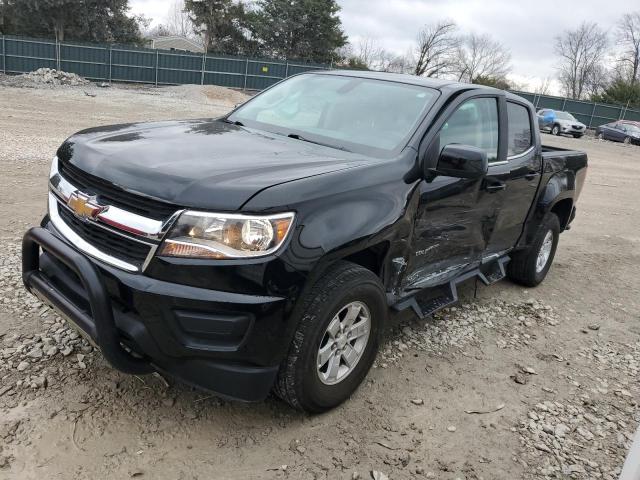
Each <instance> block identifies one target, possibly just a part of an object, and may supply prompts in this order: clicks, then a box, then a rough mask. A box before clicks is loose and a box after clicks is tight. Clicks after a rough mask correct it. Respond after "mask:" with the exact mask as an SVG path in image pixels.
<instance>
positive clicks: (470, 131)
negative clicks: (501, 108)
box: [440, 98, 498, 162]
mask: <svg viewBox="0 0 640 480" xmlns="http://www.w3.org/2000/svg"><path fill="white" fill-rule="evenodd" d="M453 143H457V144H460V145H468V146H471V147H478V148H481V149H482V150H484V151H485V152H487V159H488V160H489V162H495V161H496V159H497V158H498V104H497V102H496V99H495V98H474V99H472V100H468V101H466V102H465V103H463V104H462V105H460V107H459V108H458V109H457V110H456V111H455V112H454V113H453V115H451V117H449V120H447V122H446V123H445V124H444V125H443V126H442V129H441V130H440V148H441V149H442V148H444V147H446V146H447V145H450V144H453Z"/></svg>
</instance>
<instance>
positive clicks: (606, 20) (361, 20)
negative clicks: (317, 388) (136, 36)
mask: <svg viewBox="0 0 640 480" xmlns="http://www.w3.org/2000/svg"><path fill="white" fill-rule="evenodd" d="M172 3H173V0H130V4H131V6H132V11H133V12H134V13H136V14H138V13H144V14H145V15H146V16H148V17H151V18H153V20H154V23H161V22H162V21H163V20H164V18H165V17H166V15H167V12H168V10H169V8H170V6H171V4H172ZM338 3H339V4H340V6H341V7H342V11H341V12H340V16H341V18H342V24H343V27H344V30H345V32H346V33H347V35H348V36H349V40H350V41H351V42H352V43H353V44H354V45H357V43H358V41H359V39H361V38H363V37H370V38H373V39H375V40H376V41H377V42H378V43H379V44H380V46H382V47H384V48H385V49H387V50H390V51H395V52H397V53H405V52H406V51H407V50H408V49H410V48H411V47H412V45H413V44H414V39H415V36H416V32H417V31H418V30H419V29H420V27H421V26H422V25H424V24H425V23H430V22H435V21H437V20H440V19H445V18H448V19H452V20H454V21H455V22H456V23H457V24H458V26H459V28H460V31H461V32H463V33H465V32H478V33H488V34H491V35H492V36H493V37H494V38H496V39H497V40H499V41H501V42H502V43H503V44H505V45H506V46H508V47H509V48H510V49H511V53H512V66H513V68H512V75H511V78H512V79H513V80H514V81H516V82H518V83H520V84H523V86H528V87H529V88H534V87H535V84H536V83H538V82H539V81H541V79H543V78H545V77H555V75H556V70H555V65H556V62H557V60H556V58H555V55H554V53H553V37H554V36H555V35H557V34H559V33H560V32H562V31H563V30H565V29H569V28H575V27H576V26H577V25H579V24H580V22H582V21H583V20H588V21H593V22H597V23H599V24H600V26H601V27H602V28H604V29H606V30H609V31H610V32H611V33H612V34H613V33H614V31H615V23H616V21H617V20H618V19H619V18H620V17H621V16H622V15H623V14H624V13H626V12H629V11H631V10H632V9H633V7H634V5H635V8H636V9H640V1H639V0H613V1H608V2H603V1H602V0H574V1H571V0H549V1H541V0H537V1H529V0H338ZM526 84H529V85H526Z"/></svg>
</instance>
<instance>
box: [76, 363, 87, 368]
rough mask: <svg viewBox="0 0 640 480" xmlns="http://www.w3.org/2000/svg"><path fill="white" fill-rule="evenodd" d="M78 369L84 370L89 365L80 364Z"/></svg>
mask: <svg viewBox="0 0 640 480" xmlns="http://www.w3.org/2000/svg"><path fill="white" fill-rule="evenodd" d="M78 367H79V368H81V369H83V370H84V369H85V368H87V364H86V363H84V362H78Z"/></svg>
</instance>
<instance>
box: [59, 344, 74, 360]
mask: <svg viewBox="0 0 640 480" xmlns="http://www.w3.org/2000/svg"><path fill="white" fill-rule="evenodd" d="M72 352H73V347H72V346H71V345H67V346H66V347H64V348H63V349H62V350H61V352H60V353H62V355H64V356H65V357H68V356H69V355H71V353H72Z"/></svg>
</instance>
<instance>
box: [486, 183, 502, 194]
mask: <svg viewBox="0 0 640 480" xmlns="http://www.w3.org/2000/svg"><path fill="white" fill-rule="evenodd" d="M505 188H507V184H506V183H504V182H500V181H498V180H493V181H491V182H490V183H487V184H486V185H485V186H484V189H485V190H486V191H487V192H489V193H494V192H499V191H500V190H504V189H505Z"/></svg>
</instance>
